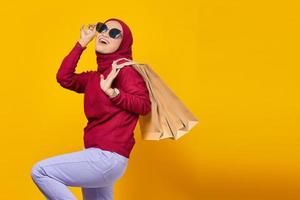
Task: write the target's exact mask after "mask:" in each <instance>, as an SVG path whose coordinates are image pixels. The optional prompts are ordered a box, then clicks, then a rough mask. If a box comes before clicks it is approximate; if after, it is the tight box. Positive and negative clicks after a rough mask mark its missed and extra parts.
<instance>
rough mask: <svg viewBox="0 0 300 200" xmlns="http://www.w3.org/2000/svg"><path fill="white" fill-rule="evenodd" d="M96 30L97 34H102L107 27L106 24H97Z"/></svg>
mask: <svg viewBox="0 0 300 200" xmlns="http://www.w3.org/2000/svg"><path fill="white" fill-rule="evenodd" d="M96 30H97V31H98V32H99V33H102V32H104V31H106V30H107V26H106V24H103V23H101V22H100V23H98V24H97V27H96Z"/></svg>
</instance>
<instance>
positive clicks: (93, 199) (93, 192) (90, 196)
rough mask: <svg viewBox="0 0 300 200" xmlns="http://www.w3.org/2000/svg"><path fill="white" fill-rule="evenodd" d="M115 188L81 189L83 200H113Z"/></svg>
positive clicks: (110, 186) (111, 186)
mask: <svg viewBox="0 0 300 200" xmlns="http://www.w3.org/2000/svg"><path fill="white" fill-rule="evenodd" d="M113 187H114V185H109V186H106V187H99V188H81V191H82V198H83V200H98V199H99V200H100V199H101V200H113Z"/></svg>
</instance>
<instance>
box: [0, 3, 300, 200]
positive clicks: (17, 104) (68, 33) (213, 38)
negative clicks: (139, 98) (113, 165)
mask: <svg viewBox="0 0 300 200" xmlns="http://www.w3.org/2000/svg"><path fill="white" fill-rule="evenodd" d="M0 9H1V10H0V11H1V12H0V15H1V79H0V81H1V83H0V84H1V115H0V117H1V140H0V141H1V149H0V150H1V159H0V161H1V165H0V167H1V183H0V188H1V199H9V200H12V199H22V200H25V199H26V200H27V199H28V200H33V199H34V200H37V199H45V198H44V197H43V196H42V194H41V193H40V191H39V190H38V189H37V187H36V186H35V185H34V183H33V181H32V180H31V177H30V172H31V167H32V166H33V164H34V163H35V162H37V161H39V160H41V159H45V158H47V157H51V156H55V155H59V154H63V153H67V152H72V151H77V150H80V149H82V148H83V140H82V138H83V128H84V126H85V124H86V119H85V116H84V112H83V95H81V94H77V93H75V92H72V91H68V90H66V89H64V88H62V87H61V86H60V85H59V84H58V83H57V82H56V79H55V74H56V72H57V70H58V68H59V66H60V64H61V61H62V59H63V57H64V56H66V55H67V53H69V51H70V50H71V48H72V47H73V45H75V42H76V41H77V40H78V39H79V34H80V32H79V29H80V26H81V25H82V24H87V23H94V22H97V21H104V20H106V19H108V18H111V17H116V18H120V19H122V20H124V21H125V22H126V23H127V24H128V25H129V27H130V28H131V30H132V32H133V37H134V44H133V57H134V59H135V60H136V61H139V62H144V63H148V64H149V65H150V66H151V67H152V68H153V69H154V70H155V71H156V72H157V73H158V74H159V75H160V77H161V78H162V79H163V80H164V81H165V82H166V83H167V84H168V85H169V86H170V88H172V89H173V90H174V91H175V93H176V94H177V95H178V97H179V98H181V99H182V101H183V102H184V103H185V105H186V106H187V107H188V108H189V109H190V110H191V111H192V112H193V113H194V115H195V116H196V117H197V118H198V119H199V121H200V122H199V124H197V125H196V127H195V128H194V129H193V130H192V131H191V132H189V133H188V134H186V135H184V136H183V137H182V138H180V139H179V140H178V141H174V140H163V141H159V142H155V141H143V140H141V137H140V132H139V127H138V126H137V127H136V131H135V138H136V145H135V147H134V149H133V151H132V153H131V157H130V160H129V164H128V168H127V171H126V173H125V174H124V176H123V177H122V178H121V179H120V180H119V181H118V182H117V183H116V185H115V199H122V200H140V199H144V200H164V199H172V200H200V199H201V200H202V199H203V200H238V199H241V200H250V199H251V200H266V199H268V200H274V199H280V200H283V199H284V200H287V199H300V190H299V188H300V160H299V153H300V140H299V139H300V136H299V133H300V131H299V130H300V128H299V117H300V116H299V115H300V104H299V100H300V98H299V86H300V84H299V41H300V40H299V22H300V20H299V19H300V16H299V10H300V3H299V2H297V1H289V0H287V1H234V0H228V1H225V0H223V1H196V0H194V1H193V0H185V1H173V2H171V1H169V2H168V1H157V0H153V1H119V0H116V1H52V2H51V3H49V2H44V1H8V2H6V3H4V2H2V6H1V8H0ZM84 70H96V58H95V54H94V40H93V41H92V43H90V44H89V45H88V48H87V49H86V51H85V52H84V54H83V55H82V57H81V59H80V61H79V63H78V67H77V69H76V71H77V72H81V71H84ZM70 189H71V191H72V192H74V194H75V195H76V196H77V197H78V199H81V193H80V189H79V188H74V187H70Z"/></svg>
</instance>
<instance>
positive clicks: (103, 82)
mask: <svg viewBox="0 0 300 200" xmlns="http://www.w3.org/2000/svg"><path fill="white" fill-rule="evenodd" d="M119 71H120V68H118V69H116V68H115V67H112V70H111V72H110V73H109V74H108V75H107V77H106V79H104V76H103V75H102V74H101V75H100V87H101V89H102V90H103V91H104V92H105V93H106V94H107V95H110V92H109V91H110V90H111V89H112V88H111V84H112V82H113V80H114V79H115V78H116V76H117V75H118V73H119Z"/></svg>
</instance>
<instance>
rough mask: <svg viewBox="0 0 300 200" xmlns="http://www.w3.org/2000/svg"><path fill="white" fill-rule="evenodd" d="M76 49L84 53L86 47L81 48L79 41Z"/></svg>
mask: <svg viewBox="0 0 300 200" xmlns="http://www.w3.org/2000/svg"><path fill="white" fill-rule="evenodd" d="M75 47H76V48H77V49H78V50H80V51H83V50H85V49H86V46H85V47H83V46H81V44H80V42H79V41H77V42H76V44H75Z"/></svg>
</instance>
